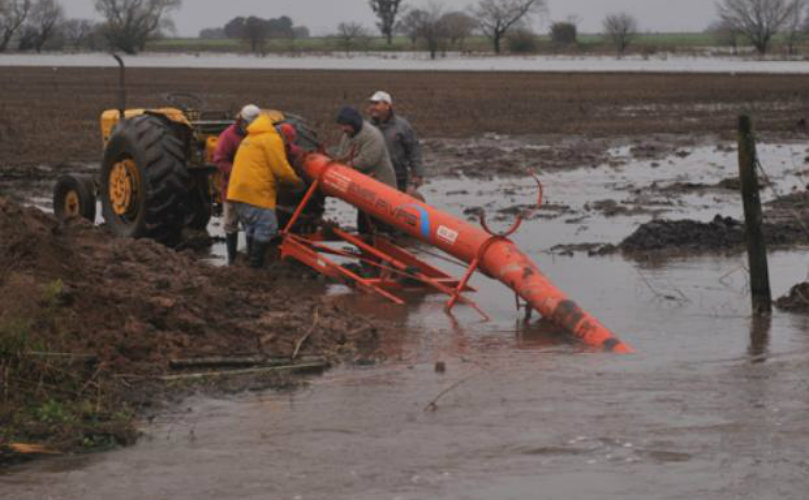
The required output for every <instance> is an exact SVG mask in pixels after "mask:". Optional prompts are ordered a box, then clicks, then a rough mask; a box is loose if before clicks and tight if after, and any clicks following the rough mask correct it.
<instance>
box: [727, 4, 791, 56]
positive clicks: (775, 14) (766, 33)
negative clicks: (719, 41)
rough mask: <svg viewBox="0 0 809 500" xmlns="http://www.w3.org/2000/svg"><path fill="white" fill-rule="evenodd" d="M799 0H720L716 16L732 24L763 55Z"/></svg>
mask: <svg viewBox="0 0 809 500" xmlns="http://www.w3.org/2000/svg"><path fill="white" fill-rule="evenodd" d="M799 1H800V0H722V1H721V2H720V3H718V4H717V6H716V7H717V10H718V11H719V17H720V18H721V19H722V20H723V21H725V22H727V23H728V24H730V25H732V26H734V27H735V28H736V29H738V30H739V31H740V32H742V33H744V36H745V37H747V38H748V39H749V40H750V43H752V44H753V47H755V48H756V50H757V51H758V53H759V54H761V55H764V54H766V53H767V50H768V49H769V47H770V43H771V42H772V38H773V36H774V35H775V34H776V33H778V31H780V30H781V28H783V27H784V26H785V25H786V23H787V21H788V20H789V18H790V16H791V15H793V13H794V11H795V8H796V6H795V4H796V3H798V2H799Z"/></svg>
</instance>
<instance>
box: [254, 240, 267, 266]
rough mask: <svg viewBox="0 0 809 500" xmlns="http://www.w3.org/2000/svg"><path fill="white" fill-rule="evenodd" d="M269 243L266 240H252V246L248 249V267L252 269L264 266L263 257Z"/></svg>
mask: <svg viewBox="0 0 809 500" xmlns="http://www.w3.org/2000/svg"><path fill="white" fill-rule="evenodd" d="M269 246H270V243H269V242H268V241H258V240H256V241H253V245H252V248H251V249H250V267H252V268H253V269H261V268H262V267H264V258H265V257H266V256H267V249H268V248H269Z"/></svg>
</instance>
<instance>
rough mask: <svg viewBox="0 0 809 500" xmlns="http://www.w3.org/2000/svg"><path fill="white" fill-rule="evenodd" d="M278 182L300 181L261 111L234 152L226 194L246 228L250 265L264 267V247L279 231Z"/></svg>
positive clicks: (265, 249)
mask: <svg viewBox="0 0 809 500" xmlns="http://www.w3.org/2000/svg"><path fill="white" fill-rule="evenodd" d="M281 183H284V184H292V185H300V184H302V183H303V182H302V181H301V179H300V178H299V177H298V176H297V175H296V174H295V171H294V170H292V167H291V166H290V165H289V162H288V161H287V156H286V150H285V148H284V141H283V139H282V138H281V136H280V135H279V134H278V132H277V131H276V130H275V127H274V126H273V123H272V120H270V117H269V116H267V115H265V114H260V115H259V116H258V117H257V118H255V119H254V120H253V121H251V122H250V123H249V124H248V125H247V136H246V137H245V138H244V139H243V140H242V143H241V145H240V146H239V150H238V151H237V152H236V157H235V158H234V160H233V171H232V173H231V174H230V183H229V184H228V196H227V199H228V201H229V202H232V203H234V204H235V208H236V213H237V214H238V216H239V220H240V221H241V223H242V225H243V226H244V228H245V234H246V235H247V248H248V254H249V257H250V267H254V268H260V267H263V266H264V256H265V255H266V253H267V246H268V245H269V243H270V240H271V239H272V237H273V236H275V233H276V232H277V231H278V219H277V218H276V216H275V200H276V197H277V194H278V186H279V184H281Z"/></svg>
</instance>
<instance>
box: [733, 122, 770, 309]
mask: <svg viewBox="0 0 809 500" xmlns="http://www.w3.org/2000/svg"><path fill="white" fill-rule="evenodd" d="M757 164H758V161H757V157H756V140H755V137H754V136H753V125H752V122H751V121H750V117H749V116H747V115H742V116H740V117H739V179H740V180H741V184H742V201H743V202H744V227H745V231H746V234H747V260H748V262H749V265H750V292H751V295H752V299H753V314H768V313H770V312H771V311H772V295H771V293H770V275H769V270H768V268H767V246H766V244H765V243H764V234H763V232H762V230H761V225H762V221H763V216H762V214H761V198H759V189H758V176H757V175H756V166H757Z"/></svg>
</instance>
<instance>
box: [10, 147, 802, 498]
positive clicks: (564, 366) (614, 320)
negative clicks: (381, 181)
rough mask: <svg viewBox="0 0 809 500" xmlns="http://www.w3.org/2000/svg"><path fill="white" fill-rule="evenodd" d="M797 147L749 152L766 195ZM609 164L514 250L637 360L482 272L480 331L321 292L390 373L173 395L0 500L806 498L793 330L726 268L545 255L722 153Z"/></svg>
mask: <svg viewBox="0 0 809 500" xmlns="http://www.w3.org/2000/svg"><path fill="white" fill-rule="evenodd" d="M804 149H805V147H804V146H803V145H799V144H782V145H765V146H764V147H763V148H762V149H761V156H762V161H763V162H765V164H766V165H769V167H768V170H769V173H770V176H771V177H773V178H774V180H775V181H776V184H777V189H779V190H783V191H788V190H791V189H792V188H793V187H797V186H798V185H799V184H800V183H801V182H803V184H805V182H804V181H806V179H805V174H804V173H801V170H802V168H803V166H802V162H803V157H804V156H805V154H804ZM613 153H614V155H615V156H616V157H623V158H625V159H626V163H625V165H622V166H619V167H608V166H602V167H599V168H597V169H579V170H574V171H570V172H557V173H549V174H546V175H544V176H543V180H544V182H545V186H546V195H547V198H548V202H549V203H564V204H566V205H569V206H570V207H571V209H572V211H573V213H569V214H561V215H555V216H554V217H553V218H548V219H537V220H534V221H531V222H529V223H526V225H525V227H524V229H523V230H522V232H521V233H520V234H519V235H518V237H517V242H518V244H519V245H520V246H521V248H523V250H525V251H527V252H528V253H529V254H530V255H532V256H533V257H534V258H535V259H536V260H537V261H538V263H539V266H540V268H541V269H542V270H543V271H544V272H545V273H546V274H547V275H548V276H549V277H550V278H551V279H552V280H553V281H554V282H555V283H556V284H557V285H558V286H559V287H560V288H561V289H563V290H565V291H567V292H568V293H569V294H570V295H571V296H572V297H573V298H575V299H576V300H577V301H578V302H579V303H580V304H581V305H582V306H583V307H584V308H585V309H587V310H588V311H589V312H591V313H593V314H594V315H595V316H596V317H598V318H599V319H600V320H601V321H602V322H604V323H605V324H606V325H608V326H609V327H610V328H611V329H612V330H614V331H615V332H616V333H617V334H618V335H619V336H620V337H621V338H622V339H623V340H625V341H627V342H629V343H630V344H631V345H633V346H634V347H635V349H636V350H637V353H636V354H634V355H630V356H615V355H607V354H594V353H589V352H586V351H583V350H582V349H580V348H578V347H577V346H574V345H571V344H568V343H566V342H564V341H563V340H562V339H560V338H559V337H558V336H556V335H554V334H553V332H551V331H549V330H548V329H546V328H543V327H540V326H539V325H537V324H532V325H529V326H524V325H522V324H521V322H520V321H519V320H518V318H519V315H518V314H517V313H516V312H515V310H514V301H513V295H512V294H511V293H510V291H509V290H507V289H506V288H505V287H503V286H502V285H500V284H499V283H496V282H492V281H490V280H488V279H486V278H483V277H480V276H478V277H476V278H475V280H474V282H473V285H474V286H476V287H477V288H478V289H479V291H478V293H476V294H475V296H474V298H475V299H476V300H477V301H478V302H479V303H480V305H481V306H482V307H483V308H484V309H485V310H486V311H487V312H488V313H489V314H491V315H492V316H493V317H494V318H495V319H494V321H492V322H489V323H481V322H480V320H479V318H478V317H477V315H476V314H475V313H474V312H472V311H470V310H468V309H463V308H458V309H457V312H456V317H455V319H454V320H452V319H450V318H448V317H447V316H446V315H445V314H444V313H443V312H442V305H443V298H442V297H439V296H428V297H412V298H411V303H410V304H409V305H408V307H405V308H400V307H396V306H393V305H390V304H385V303H382V302H380V301H379V300H377V299H375V298H373V297H368V296H363V295H357V294H354V293H352V292H350V291H349V290H347V289H345V288H344V287H340V286H334V287H332V288H331V289H330V292H329V293H332V294H334V295H336V296H339V297H340V300H342V301H344V302H345V303H346V304H349V305H351V307H352V308H354V309H355V310H358V311H362V312H365V313H367V314H376V315H380V316H383V317H387V318H389V319H392V320H393V321H395V322H397V323H398V324H399V325H401V328H400V329H401V335H400V336H399V337H398V338H397V339H396V340H395V341H392V342H391V343H390V345H387V346H385V347H386V352H387V353H388V361H387V362H386V363H383V364H381V365H378V366H344V367H339V368H336V369H334V370H331V371H329V372H328V373H326V374H325V375H323V376H322V377H318V378H313V379H311V384H310V385H309V386H308V387H307V388H306V389H304V390H299V391H295V392H285V393H279V392H272V391H271V392H262V393H246V394H241V395H238V396H234V397H229V398H222V399H213V398H207V397H196V398H193V399H190V400H187V401H185V402H184V403H183V405H182V406H181V407H178V408H177V409H176V410H175V411H173V412H170V413H166V414H163V415H161V416H160V417H158V418H156V419H155V420H154V421H152V422H148V423H147V422H144V425H143V432H144V437H143V439H141V441H140V442H139V443H138V444H137V445H135V446H133V447H132V448H128V449H122V450H116V451H112V452H109V453H103V454H96V455H88V456H70V457H57V458H53V459H49V460H45V461H41V462H37V463H32V464H28V465H23V466H19V467H15V468H12V469H10V470H7V471H5V472H4V473H3V475H1V476H0V497H2V498H88V497H89V498H133V497H139V498H223V497H228V498H327V497H328V498H403V499H405V498H486V499H489V498H498V499H499V498H515V499H517V498H606V499H611V498H614V499H626V498H796V499H797V498H805V497H806V492H807V491H809V472H807V471H809V317H807V316H801V315H794V314H787V313H781V312H777V311H776V312H775V313H774V314H773V315H772V317H771V318H769V319H766V320H756V319H754V318H752V317H751V316H750V313H749V311H750V298H749V293H748V290H747V286H748V285H747V279H746V276H745V270H744V268H745V262H746V258H745V256H744V255H743V254H735V255H702V256H694V255H692V256H687V257H681V258H676V259H667V260H654V259H653V260H648V261H644V262H636V261H630V260H625V259H623V258H622V257H620V256H611V257H597V258H595V257H587V256H586V255H584V254H581V253H576V254H574V255H573V256H559V255H554V254H552V253H550V252H549V249H550V248H551V247H552V246H554V245H556V244H559V243H575V242H582V241H607V242H616V241H619V240H620V239H621V238H623V237H624V236H626V235H627V234H628V233H629V232H630V231H631V229H632V228H633V227H634V226H636V225H637V224H639V223H641V222H644V221H646V220H648V219H649V218H650V217H651V216H650V215H649V214H638V215H632V216H619V217H607V216H605V215H604V214H602V213H599V212H598V211H592V210H590V211H588V210H586V209H585V208H584V205H585V204H586V203H588V202H591V201H593V200H599V199H606V198H610V199H615V200H617V201H619V202H621V201H624V200H628V199H631V198H633V197H635V196H636V193H633V190H632V189H630V188H629V185H634V186H635V187H636V188H640V189H641V190H642V191H643V192H644V193H647V194H650V195H651V196H653V197H656V196H658V195H657V194H655V190H654V189H651V188H650V185H651V183H652V182H654V181H657V182H658V184H660V183H664V184H665V183H667V182H669V181H671V182H675V181H676V180H677V179H682V178H688V179H689V180H691V181H700V182H703V181H704V182H705V183H707V184H713V183H716V182H717V181H718V180H721V179H722V178H725V177H727V176H728V174H729V172H731V171H732V170H733V168H735V165H734V163H733V154H732V152H728V151H721V150H716V149H712V148H697V149H695V150H693V151H691V154H690V155H689V156H687V157H671V158H667V159H665V161H663V162H661V164H660V166H659V167H656V168H653V169H650V168H649V165H648V162H642V161H637V160H632V159H629V158H628V157H627V152H626V151H622V150H616V151H614V152H613ZM669 162H671V163H669ZM532 189H533V188H532V187H531V181H530V180H525V179H495V180H492V181H480V180H475V181H472V180H465V179H463V178H461V179H442V180H437V181H434V182H433V183H431V185H430V186H428V187H427V188H426V189H425V192H426V193H425V194H427V197H428V199H429V201H431V202H432V203H433V204H435V205H436V206H439V207H441V208H445V209H447V210H449V211H452V212H454V213H460V212H461V209H462V208H463V207H469V206H472V205H476V206H486V205H487V204H489V207H488V210H489V211H490V212H491V213H492V214H494V213H496V211H497V210H498V209H500V208H506V207H508V206H510V205H511V204H514V203H528V202H530V199H531V196H532V194H531V193H532ZM451 191H456V192H458V191H466V192H467V193H466V194H454V195H448V194H447V193H449V192H451ZM478 191H480V193H478ZM506 192H513V193H514V194H513V195H504V193H506ZM660 196H662V197H663V198H661V200H663V199H665V200H667V201H670V202H672V204H671V205H667V206H666V210H668V211H669V212H668V213H667V214H666V216H671V217H672V218H677V217H691V218H697V219H707V218H710V217H712V216H713V215H715V213H722V214H723V215H732V216H738V215H739V213H740V211H741V209H740V208H739V207H738V206H737V205H738V203H737V202H736V199H737V198H736V196H737V195H736V194H735V193H732V192H729V193H725V192H721V191H720V192H710V193H708V194H705V193H702V194H694V193H681V194H680V195H676V196H675V195H672V194H671V193H667V194H664V195H660ZM511 197H513V198H514V201H512V200H511ZM332 205H333V207H332V208H334V209H335V210H336V212H337V217H338V219H339V218H342V219H343V220H346V221H349V220H350V219H351V217H352V214H351V211H350V210H349V209H346V208H345V207H341V206H340V204H339V203H333V204H332ZM653 205H655V204H654V203H652V202H648V203H646V206H647V207H649V206H653ZM571 220H574V222H571ZM215 224H216V222H214V224H213V225H212V230H216V226H215ZM500 224H503V225H505V224H508V221H501V222H500ZM218 252H220V250H219V249H218V247H217V248H215V249H214V255H213V256H212V257H211V259H212V260H214V261H216V260H217V259H219V256H218ZM428 258H432V257H428ZM769 262H770V270H771V281H772V284H773V292H774V294H775V295H781V294H783V293H786V292H787V291H788V289H789V287H790V286H792V285H793V284H795V283H796V282H798V281H802V280H805V279H806V278H807V271H808V270H809V255H807V250H806V249H803V248H796V249H791V250H788V251H777V252H772V253H771V255H770V259H769ZM440 264H441V265H442V267H445V268H447V269H448V270H454V271H455V272H456V273H460V270H459V269H454V268H453V267H452V266H449V267H447V265H446V264H445V263H443V262H442V261H441V262H440ZM438 361H441V362H443V363H445V365H446V372H445V373H437V372H436V370H435V368H434V367H435V364H436V362H438ZM444 391H446V392H444ZM431 402H433V403H434V404H435V406H434V407H431V405H430V403H431Z"/></svg>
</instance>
